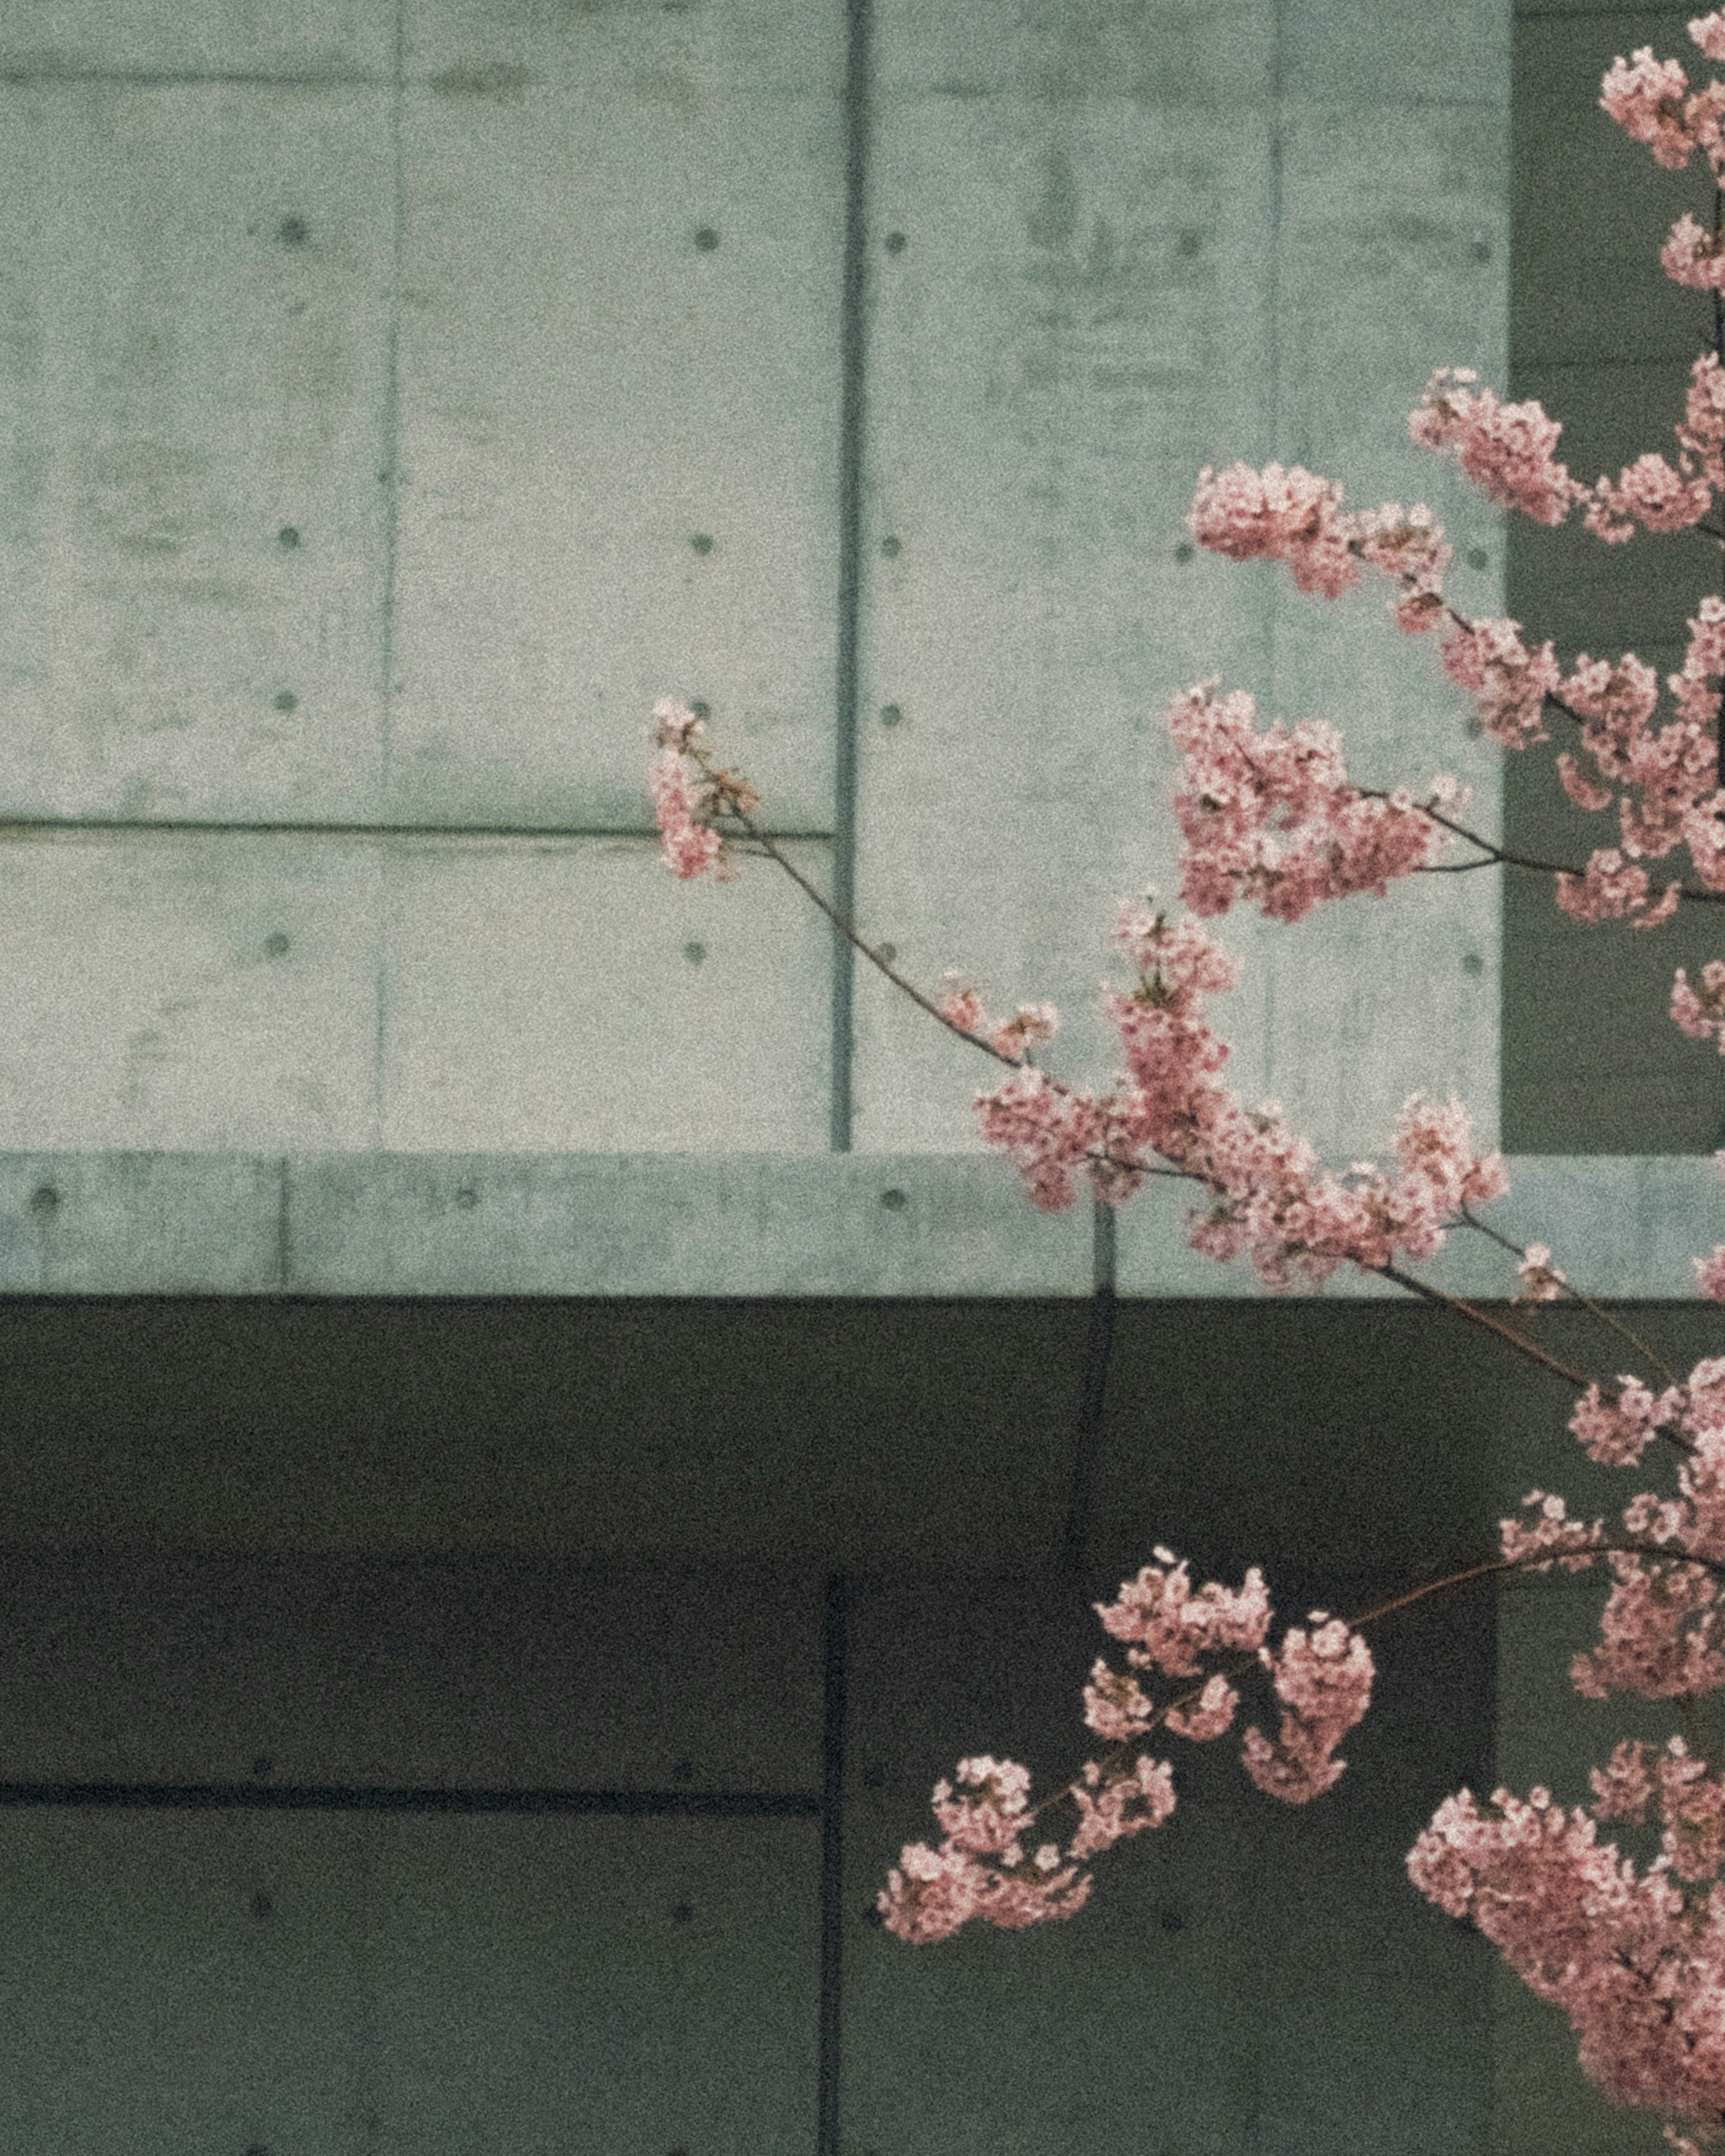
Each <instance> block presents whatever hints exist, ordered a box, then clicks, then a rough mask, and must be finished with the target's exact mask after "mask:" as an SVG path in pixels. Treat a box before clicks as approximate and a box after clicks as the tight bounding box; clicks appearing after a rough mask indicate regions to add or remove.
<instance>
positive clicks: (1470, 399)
mask: <svg viewBox="0 0 1725 2156" xmlns="http://www.w3.org/2000/svg"><path fill="white" fill-rule="evenodd" d="M1479 378H1480V377H1479V375H1478V372H1476V369H1475V368H1473V367H1440V368H1439V369H1438V371H1437V372H1436V373H1435V374H1434V375H1433V376H1432V377H1431V380H1430V382H1428V383H1427V384H1426V387H1425V394H1424V395H1423V396H1422V397H1421V398H1420V403H1418V404H1417V405H1416V406H1415V407H1414V411H1413V412H1412V413H1411V414H1410V415H1409V420H1408V432H1409V434H1411V435H1412V436H1413V438H1414V440H1415V441H1416V442H1418V443H1419V444H1420V447H1421V448H1422V449H1433V450H1437V451H1441V452H1444V453H1446V454H1449V455H1451V456H1453V457H1454V458H1455V459H1456V461H1457V462H1458V463H1459V464H1460V465H1461V469H1462V470H1463V471H1465V472H1466V474H1467V476H1468V477H1469V478H1470V479H1471V480H1472V481H1473V483H1474V485H1476V487H1477V488H1478V489H1479V490H1480V492H1481V494H1483V495H1485V497H1486V500H1488V501H1495V502H1496V503H1497V505H1498V506H1499V507H1500V508H1503V509H1519V510H1521V511H1522V512H1523V513H1524V514H1525V515H1526V516H1531V517H1532V518H1533V519H1534V521H1535V522H1536V523H1539V524H1561V523H1562V522H1563V519H1564V518H1565V517H1566V516H1568V514H1569V509H1570V506H1571V504H1572V503H1574V502H1575V501H1578V500H1580V499H1582V497H1583V496H1584V495H1585V493H1586V491H1587V490H1586V489H1585V488H1584V487H1582V486H1580V485H1578V484H1577V482H1576V481H1575V480H1572V479H1571V478H1570V476H1569V474H1568V470H1566V468H1565V467H1564V466H1563V465H1560V464H1558V462H1557V460H1556V459H1555V458H1554V457H1553V454H1552V452H1553V450H1554V449H1556V447H1557V445H1558V438H1559V436H1560V435H1561V434H1563V424H1562V423H1561V421H1559V420H1557V419H1553V418H1550V417H1548V414H1547V413H1545V412H1544V410H1543V408H1541V407H1540V405H1539V404H1538V402H1537V401H1532V400H1530V401H1529V402H1528V403H1525V404H1500V403H1498V401H1497V393H1496V392H1495V391H1493V390H1490V389H1475V388H1473V387H1472V386H1471V385H1472V384H1473V383H1474V382H1477V381H1478V380H1479Z"/></svg>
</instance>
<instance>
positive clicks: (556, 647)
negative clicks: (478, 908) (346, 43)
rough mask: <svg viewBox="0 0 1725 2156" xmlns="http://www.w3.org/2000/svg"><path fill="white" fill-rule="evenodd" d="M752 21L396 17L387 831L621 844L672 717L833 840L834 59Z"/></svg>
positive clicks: (818, 17) (816, 31) (593, 15)
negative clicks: (399, 94)
mask: <svg viewBox="0 0 1725 2156" xmlns="http://www.w3.org/2000/svg"><path fill="white" fill-rule="evenodd" d="M773 12H774V19H775V21H776V24H777V32H776V39H775V40H768V38H767V37H766V35H765V32H764V28H763V23H762V11H761V10H760V9H758V8H737V9H734V10H732V9H725V10H722V11H720V12H719V13H717V14H716V16H715V18H713V20H712V21H711V22H706V21H702V22H701V23H699V24H698V25H696V26H694V27H691V25H690V24H689V23H685V18H683V17H682V16H681V15H680V14H667V13H662V12H660V11H656V10H655V11H654V12H653V13H652V14H651V15H649V13H648V12H647V11H645V10H642V9H636V10H629V9H618V10H610V11H606V10H589V9H578V10H574V11H567V12H564V11H559V10H557V9H548V8H539V9H537V10H536V11H535V10H533V9H527V8H523V9H520V10H517V11H515V12H514V13H512V14H511V13H510V12H509V11H485V13H483V14H481V13H479V12H477V11H475V10H474V9H472V8H461V7H451V8H449V9H448V10H447V11H441V10H439V9H435V8H429V7H426V8H418V9H416V10H415V11H414V22H415V28H414V44H413V54H414V86H413V88H412V89H411V90H409V92H408V96H407V100H406V105H405V109H404V115H403V241H402V246H403V254H402V276H403V314H402V320H401V367H402V380H401V429H402V468H403V496H402V502H401V509H400V524H399V541H398V572H397V583H396V593H397V603H396V618H395V621H394V623H393V638H394V648H395V651H396V654H397V661H396V665H395V670H394V671H395V679H396V686H397V690H398V707H397V709H396V711H395V713H394V717H393V731H392V740H393V750H392V762H391V780H390V786H391V793H390V798H391V802H392V804H393V807H392V813H393V814H396V815H398V816H401V817H412V818H420V817H424V818H426V819H429V820H431V821H434V822H442V821H449V822H461V821H467V820H472V819H488V820H499V821H505V822H511V823H514V822H549V823H553V824H624V825H625V826H627V825H636V826H639V824H641V823H642V822H643V821H644V820H645V816H646V807H645V798H644V767H645V762H646V758H647V756H648V754H649V750H648V748H647V746H646V743H647V737H648V732H649V715H650V712H651V710H652V706H653V705H654V703H655V700H656V699H657V698H658V697H659V696H663V695H665V694H666V693H668V692H674V693H676V694H679V695H681V696H686V697H690V698H696V699H699V700H701V701H703V702H705V703H706V705H707V706H709V707H710V709H711V714H712V718H713V721H714V725H715V728H716V732H717V735H718V737H719V740H720V742H721V746H722V752H723V753H724V754H725V755H726V757H727V758H729V759H731V760H732V761H735V762H739V763H742V764H743V765H745V766H746V767H747V769H748V770H749V772H750V773H751V776H752V778H753V779H754V781H755V783H756V784H757V786H758V787H759V788H761V790H762V793H763V795H764V797H765V798H766V800H767V802H768V815H769V817H770V818H771V819H773V821H775V822H776V823H778V824H782V825H788V826H791V827H793V828H794V827H798V826H800V827H801V828H803V829H809V828H813V829H816V830H824V829H829V828H830V825H831V821H832V813H833V812H832V803H831V798H830V797H831V778H830V773H831V704H832V695H833V678H834V648H835V647H834V637H835V625H834V624H835V604H836V590H837V576H838V543H839V542H838V530H837V489H838V440H839V417H838V388H839V288H840V282H841V272H840V261H839V258H840V250H841V248H842V244H843V234H844V206H843V172H844V135H843V127H842V122H841V116H840V112H839V103H838V100H837V97H836V95H835V93H834V86H833V82H832V77H833V75H834V69H835V65H836V61H837V56H838V54H839V37H840V29H841V23H840V16H839V9H838V8H837V7H836V6H823V7H821V8H815V9H808V10H803V11H801V12H799V13H784V12H783V11H773ZM733 33H734V38H735V43H734V44H733ZM769 44H776V49H777V50H778V54H779V59H778V66H777V68H776V69H770V70H768V71H767V74H766V79H765V80H762V81H753V80H750V78H749V74H748V67H749V60H750V56H751V55H753V54H758V53H760V52H762V51H764V50H766V49H768V45H769ZM775 75H777V77H778V80H774V79H773V78H774V76H775Z"/></svg>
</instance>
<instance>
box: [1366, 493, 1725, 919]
mask: <svg viewBox="0 0 1725 2156" xmlns="http://www.w3.org/2000/svg"><path fill="white" fill-rule="evenodd" d="M1721 536H1725V534H1722V535H1721ZM1354 791H1355V792H1356V793H1358V795H1359V796H1360V798H1361V799H1362V800H1365V801H1389V800H1391V799H1392V798H1394V796H1393V795H1392V794H1391V793H1390V792H1389V790H1388V789H1387V788H1384V787H1381V786H1359V787H1356V788H1354ZM1417 805H1418V808H1419V811H1420V814H1421V815H1422V816H1428V817H1430V819H1431V821H1432V822H1433V823H1434V824H1441V825H1442V826H1443V828H1444V829H1445V830H1446V831H1449V832H1450V833H1452V834H1454V836H1455V837H1456V838H1458V839H1465V840H1466V843H1467V844H1469V845H1470V846H1477V847H1478V848H1479V850H1480V851H1481V854H1482V855H1484V857H1485V858H1484V859H1483V860H1477V861H1434V862H1430V863H1428V864H1427V865H1425V866H1424V867H1421V868H1417V869H1415V870H1414V871H1413V873H1414V875H1466V874H1467V873H1468V872H1469V871H1470V870H1474V869H1487V868H1497V867H1502V868H1510V869H1531V870H1533V871H1534V872H1535V873H1536V874H1538V875H1567V876H1574V878H1575V879H1576V880H1577V881H1578V882H1579V881H1580V880H1582V879H1583V878H1584V876H1585V875H1586V874H1587V870H1586V868H1585V866H1582V867H1579V868H1578V867H1577V866H1576V865H1575V864H1574V862H1573V861H1547V860H1540V859H1539V858H1538V855H1533V854H1521V853H1516V852H1513V851H1512V850H1511V849H1510V848H1509V847H1507V846H1501V845H1499V844H1497V840H1496V839H1486V838H1482V837H1481V835H1480V834H1479V833H1478V832H1477V831H1473V830H1470V829H1468V827H1467V826H1466V824H1458V823H1457V822H1456V821H1455V818H1454V817H1452V816H1446V815H1445V814H1444V812H1443V811H1442V810H1441V809H1440V808H1431V807H1430V805H1429V804H1428V803H1425V802H1423V801H1422V802H1420V803H1418V804H1417ZM1677 891H1678V895H1679V896H1680V897H1681V898H1683V899H1686V900H1687V901H1689V902H1690V904H1692V905H1695V906H1725V891H1705V890H1700V891H1698V890H1697V889H1696V888H1695V887H1694V886H1693V885H1690V884H1679V885H1678V886H1677Z"/></svg>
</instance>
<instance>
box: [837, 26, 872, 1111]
mask: <svg viewBox="0 0 1725 2156" xmlns="http://www.w3.org/2000/svg"><path fill="white" fill-rule="evenodd" d="M872 6H873V0H845V24H846V29H847V33H848V36H847V42H846V46H845V93H844V114H845V257H844V283H843V290H842V292H841V295H840V300H839V591H838V604H839V621H838V654H837V655H838V670H837V679H836V681H835V683H834V742H833V875H832V885H833V903H834V906H837V907H838V909H839V911H840V912H841V913H842V914H843V915H844V916H845V919H846V920H847V921H854V920H855V918H856V783H857V773H856V762H857V687H858V682H857V659H858V639H859V632H860V624H861V612H862V478H863V431H864V429H863V422H864V412H865V404H864V371H865V365H866V362H867V344H868V323H867V315H866V307H867V299H868V244H869V235H868V157H869V94H870V63H871V54H870V30H871V28H872V23H871V17H872ZM832 947H833V1005H832V1057H833V1081H832V1106H831V1128H830V1143H831V1147H832V1150H833V1151H834V1152H850V1148H851V1137H852V1130H853V1127H854V1124H855V1068H854V1066H855V1037H856V954H855V952H854V951H853V950H852V948H851V947H850V944H849V943H848V942H846V941H845V938H844V937H842V936H840V935H839V932H838V931H837V930H836V929H834V932H833V946H832Z"/></svg>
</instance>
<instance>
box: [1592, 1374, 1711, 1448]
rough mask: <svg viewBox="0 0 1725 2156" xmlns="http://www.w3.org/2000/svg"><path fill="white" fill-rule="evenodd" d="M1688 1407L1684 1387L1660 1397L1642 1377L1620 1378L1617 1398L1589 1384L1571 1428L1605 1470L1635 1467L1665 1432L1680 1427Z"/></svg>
mask: <svg viewBox="0 0 1725 2156" xmlns="http://www.w3.org/2000/svg"><path fill="white" fill-rule="evenodd" d="M1685 1406H1686V1399H1685V1394H1684V1393H1683V1390H1682V1389H1681V1387H1680V1386H1677V1385H1667V1386H1666V1389H1665V1390H1664V1391H1663V1392H1662V1393H1660V1394H1654V1393H1653V1392H1651V1390H1650V1389H1649V1388H1648V1387H1647V1386H1645V1385H1644V1384H1643V1383H1641V1381H1640V1378H1623V1377H1620V1378H1619V1379H1618V1380H1617V1397H1616V1398H1615V1399H1610V1400H1608V1399H1606V1398H1605V1397H1604V1394H1602V1393H1601V1392H1600V1390H1599V1386H1598V1385H1597V1384H1593V1385H1589V1387H1588V1389H1587V1390H1586V1391H1585V1392H1584V1394H1582V1396H1581V1399H1580V1400H1579V1403H1578V1404H1577V1406H1576V1409H1575V1412H1574V1414H1572V1415H1571V1416H1570V1418H1569V1428H1570V1430H1571V1431H1572V1432H1573V1433H1574V1436H1575V1437H1576V1439H1577V1440H1579V1444H1580V1445H1581V1449H1582V1450H1583V1451H1584V1453H1586V1455H1587V1456H1588V1458H1589V1460H1598V1461H1599V1465H1600V1466H1602V1467H1633V1466H1635V1462H1636V1461H1637V1460H1639V1459H1640V1456H1641V1455H1642V1454H1643V1453H1644V1452H1645V1450H1647V1448H1648V1446H1649V1445H1651V1444H1652V1442H1653V1440H1654V1439H1655V1438H1656V1437H1657V1436H1658V1435H1659V1433H1660V1431H1661V1430H1666V1429H1671V1430H1675V1429H1676V1428H1678V1427H1679V1425H1680V1424H1681V1422H1682V1420H1683V1415H1684V1409H1685Z"/></svg>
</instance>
